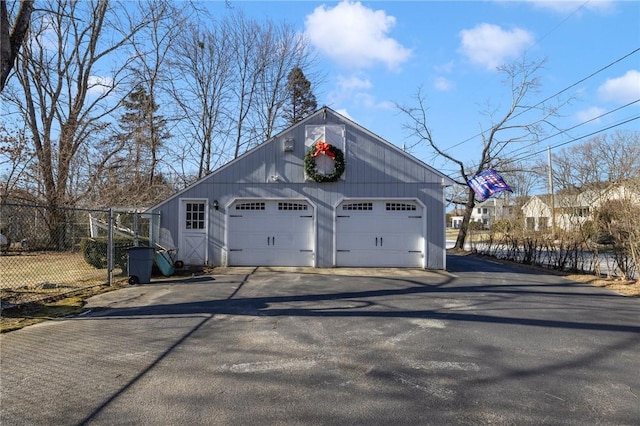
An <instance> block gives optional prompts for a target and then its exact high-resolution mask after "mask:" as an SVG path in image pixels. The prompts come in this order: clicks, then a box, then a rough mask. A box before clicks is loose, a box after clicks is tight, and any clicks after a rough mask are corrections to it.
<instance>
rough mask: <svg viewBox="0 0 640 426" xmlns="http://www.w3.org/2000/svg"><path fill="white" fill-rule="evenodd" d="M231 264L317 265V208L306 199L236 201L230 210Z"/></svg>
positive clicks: (228, 238) (229, 251)
mask: <svg viewBox="0 0 640 426" xmlns="http://www.w3.org/2000/svg"><path fill="white" fill-rule="evenodd" d="M227 220H228V222H227V224H228V237H227V241H228V243H227V247H228V264H229V266H314V246H315V238H314V209H313V206H312V205H311V204H310V203H309V202H307V201H305V200H255V201H254V200H250V201H247V200H237V201H235V202H234V203H233V204H231V206H230V207H229V213H228V219H227Z"/></svg>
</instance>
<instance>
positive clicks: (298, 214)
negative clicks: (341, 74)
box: [148, 107, 454, 269]
mask: <svg viewBox="0 0 640 426" xmlns="http://www.w3.org/2000/svg"><path fill="white" fill-rule="evenodd" d="M318 142H325V143H328V144H330V146H331V147H332V149H333V150H334V151H333V152H334V154H335V152H336V151H335V149H336V148H337V149H339V151H340V152H341V153H342V154H343V156H344V164H345V168H344V172H343V173H342V174H341V175H340V176H339V177H336V176H334V178H336V180H334V181H330V182H318V181H317V180H322V179H317V176H315V177H316V179H315V180H314V179H312V177H313V171H312V173H308V172H309V171H310V170H309V169H308V168H305V163H304V160H305V156H306V155H307V156H308V155H309V154H307V153H308V152H310V151H311V148H312V147H314V146H316V144H317V143H318ZM313 152H316V151H313ZM313 162H314V163H313V164H315V166H316V171H317V174H319V175H320V176H328V175H331V174H333V175H336V174H337V173H336V170H337V168H336V162H335V161H334V160H332V159H331V158H330V156H328V155H327V152H324V153H319V154H318V155H317V156H316V157H313ZM453 183H454V182H453V181H452V180H451V179H450V178H449V177H447V176H445V175H444V174H442V173H440V172H438V171H437V170H435V169H433V168H432V167H430V166H428V165H427V164H425V163H423V162H421V161H420V160H418V159H416V158H415V157H413V156H411V155H409V154H407V153H405V152H404V151H402V150H401V149H398V148H397V147H396V146H394V145H392V144H390V143H388V142H386V141H385V140H383V139H381V138H380V137H378V136H376V135H374V134H373V133H371V132H369V131H368V130H366V129H364V128H362V127H360V126H359V125H357V124H356V123H354V122H353V121H351V120H349V119H347V118H345V117H344V116H342V115H340V114H338V113H336V112H335V111H333V110H331V109H330V108H327V107H323V108H321V109H320V110H318V111H316V112H315V113H314V114H312V115H310V116H309V117H307V118H306V119H304V120H303V121H301V122H299V123H297V124H295V125H294V126H292V127H290V128H288V129H287V130H285V131H283V132H281V133H280V134H278V135H276V136H274V137H273V138H271V139H269V140H267V141H265V142H264V143H262V144H261V145H259V146H257V147H256V148H254V149H252V150H250V151H248V152H246V153H245V154H244V155H242V156H240V157H238V158H236V159H235V160H233V161H231V162H229V163H228V164H226V165H224V166H222V167H220V168H219V169H218V170H216V171H214V172H213V173H211V174H210V175H208V176H206V177H205V178H203V179H201V180H199V181H198V182H196V183H194V184H193V185H191V186H190V187H188V188H186V189H184V190H182V191H180V192H178V193H176V194H175V195H173V196H172V197H170V198H168V199H167V200H165V201H163V202H161V203H159V204H158V205H156V206H154V207H152V208H151V209H149V210H148V211H149V212H152V213H159V214H160V223H159V226H156V227H155V231H154V233H155V235H153V238H154V240H155V241H157V242H158V244H160V245H161V246H163V247H168V248H175V249H177V253H176V256H175V257H176V260H181V261H183V262H184V263H185V264H187V265H209V266H248V265H251V266H307V267H319V268H327V267H341V266H345V267H347V266H356V267H415V268H428V269H444V268H445V266H446V260H445V259H446V257H445V254H446V250H445V201H444V192H445V187H447V186H450V185H453Z"/></svg>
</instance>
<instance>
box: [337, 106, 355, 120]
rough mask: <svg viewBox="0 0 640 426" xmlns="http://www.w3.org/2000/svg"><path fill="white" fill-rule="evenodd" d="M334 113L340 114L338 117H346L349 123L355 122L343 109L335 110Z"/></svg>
mask: <svg viewBox="0 0 640 426" xmlns="http://www.w3.org/2000/svg"><path fill="white" fill-rule="evenodd" d="M336 112H337V113H338V114H340V115H344V116H345V117H347V118H348V119H349V120H351V121H355V120H354V119H353V118H352V117H351V116H350V115H349V112H347V110H346V109H344V108H340V109H337V110H336Z"/></svg>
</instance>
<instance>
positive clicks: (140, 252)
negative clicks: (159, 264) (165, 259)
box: [127, 247, 155, 284]
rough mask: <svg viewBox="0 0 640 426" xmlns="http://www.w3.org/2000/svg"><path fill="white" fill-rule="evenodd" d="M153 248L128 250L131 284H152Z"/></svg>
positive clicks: (130, 248) (132, 248)
mask: <svg viewBox="0 0 640 426" xmlns="http://www.w3.org/2000/svg"><path fill="white" fill-rule="evenodd" d="M154 254H155V249H154V248H153V247H129V248H128V249H127V259H128V264H127V266H128V269H129V270H128V272H129V284H147V283H149V282H151V270H152V269H153V255H154Z"/></svg>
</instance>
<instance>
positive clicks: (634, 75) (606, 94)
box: [598, 70, 640, 104]
mask: <svg viewBox="0 0 640 426" xmlns="http://www.w3.org/2000/svg"><path fill="white" fill-rule="evenodd" d="M598 97H599V98H600V99H602V100H604V101H613V102H618V103H621V104H626V103H628V102H633V101H635V100H637V99H640V71H638V70H629V71H627V72H626V73H625V74H624V75H623V76H622V77H617V78H609V79H607V81H605V82H604V84H603V85H602V86H600V87H599V88H598Z"/></svg>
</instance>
